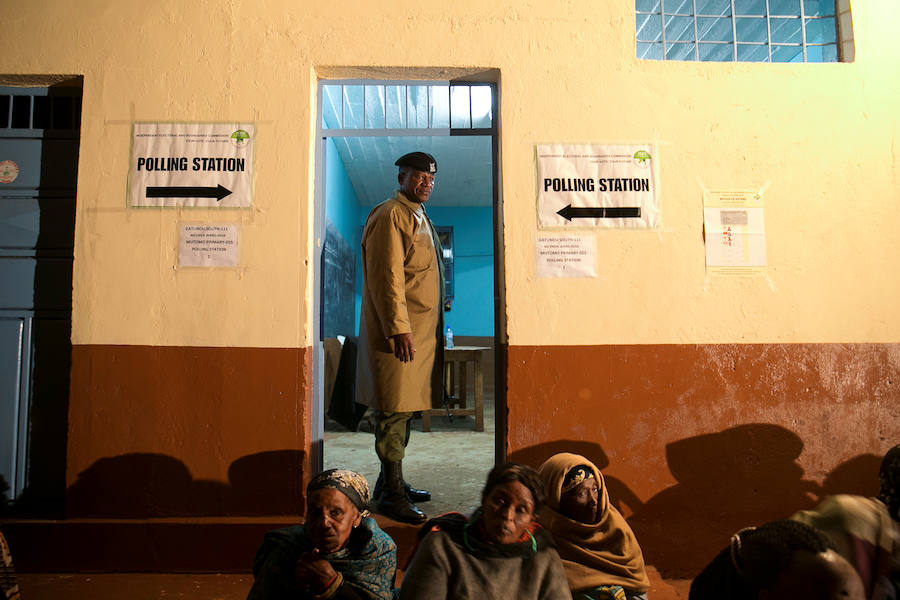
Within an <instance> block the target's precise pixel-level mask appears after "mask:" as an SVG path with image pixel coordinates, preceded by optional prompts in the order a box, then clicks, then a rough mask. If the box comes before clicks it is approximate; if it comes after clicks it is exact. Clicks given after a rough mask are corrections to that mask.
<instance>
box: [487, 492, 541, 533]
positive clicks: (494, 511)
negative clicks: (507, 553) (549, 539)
mask: <svg viewBox="0 0 900 600" xmlns="http://www.w3.org/2000/svg"><path fill="white" fill-rule="evenodd" d="M481 510H482V513H483V516H482V519H483V521H484V529H485V531H486V532H487V535H488V538H490V541H492V542H494V543H497V544H511V543H513V542H518V541H519V540H520V539H521V538H522V536H523V535H525V530H526V529H527V528H528V526H529V525H531V521H532V519H533V518H534V499H533V498H532V497H531V491H530V490H529V489H528V488H527V487H525V486H524V485H522V484H521V483H519V482H518V481H508V482H506V483H501V484H499V485H496V486H494V488H493V489H492V490H491V491H490V492H489V493H488V495H487V497H486V498H485V499H484V502H483V503H482V505H481Z"/></svg>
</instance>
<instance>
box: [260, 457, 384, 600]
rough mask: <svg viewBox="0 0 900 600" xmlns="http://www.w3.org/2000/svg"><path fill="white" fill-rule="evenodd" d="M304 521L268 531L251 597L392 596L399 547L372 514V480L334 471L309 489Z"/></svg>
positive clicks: (262, 599)
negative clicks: (370, 510) (370, 481)
mask: <svg viewBox="0 0 900 600" xmlns="http://www.w3.org/2000/svg"><path fill="white" fill-rule="evenodd" d="M306 504H307V508H306V523H305V524H304V525H294V526H293V527H286V528H284V529H277V530H275V531H270V532H269V533H267V534H266V535H265V538H264V541H263V544H262V546H261V547H260V549H259V551H257V553H256V559H255V560H254V561H253V579H254V581H253V587H252V588H251V589H250V594H249V595H248V596H247V600H281V599H282V598H285V599H286V598H291V599H295V598H301V599H302V598H306V599H315V600H318V599H323V600H324V599H326V598H335V599H341V600H350V599H354V600H355V599H360V598H362V599H366V600H372V599H384V600H388V599H390V598H392V597H393V587H394V576H395V574H396V572H397V546H396V545H395V544H394V540H392V539H391V538H390V536H389V535H388V534H386V533H385V532H384V531H382V530H381V529H379V528H378V525H377V524H376V523H375V520H374V519H372V518H370V517H369V516H368V515H369V511H368V510H367V509H366V506H367V505H368V504H369V484H368V483H367V482H366V479H365V478H364V477H363V476H362V475H360V474H359V473H354V472H353V471H346V470H343V469H332V470H330V471H325V472H323V473H320V474H319V475H316V477H314V478H313V480H312V481H310V482H309V485H308V486H307V487H306Z"/></svg>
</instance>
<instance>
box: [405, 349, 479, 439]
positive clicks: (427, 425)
mask: <svg viewBox="0 0 900 600" xmlns="http://www.w3.org/2000/svg"><path fill="white" fill-rule="evenodd" d="M486 350H490V348H487V347H485V346H455V347H453V348H444V397H445V398H447V403H448V405H449V406H450V414H451V415H452V416H454V417H463V416H469V415H472V416H474V417H475V431H484V373H483V372H482V370H481V356H482V354H483V353H484V352H485V351H486ZM470 363H471V365H472V373H473V377H474V384H475V385H474V389H475V406H474V407H472V408H469V407H468V406H467V405H466V399H467V387H468V386H467V384H468V365H469V364H470ZM446 414H447V410H446V409H444V408H432V409H431V410H423V411H422V431H431V417H433V416H440V415H446Z"/></svg>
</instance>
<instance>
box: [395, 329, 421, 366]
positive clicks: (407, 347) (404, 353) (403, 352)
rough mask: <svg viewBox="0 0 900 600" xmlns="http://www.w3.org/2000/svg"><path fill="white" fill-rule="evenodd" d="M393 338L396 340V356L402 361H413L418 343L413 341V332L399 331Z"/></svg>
mask: <svg viewBox="0 0 900 600" xmlns="http://www.w3.org/2000/svg"><path fill="white" fill-rule="evenodd" d="M391 338H392V339H393V340H394V356H396V357H397V359H398V360H399V361H400V362H403V363H405V362H412V360H413V359H414V358H415V357H416V345H415V343H413V336H412V334H411V333H398V334H397V335H394V336H391Z"/></svg>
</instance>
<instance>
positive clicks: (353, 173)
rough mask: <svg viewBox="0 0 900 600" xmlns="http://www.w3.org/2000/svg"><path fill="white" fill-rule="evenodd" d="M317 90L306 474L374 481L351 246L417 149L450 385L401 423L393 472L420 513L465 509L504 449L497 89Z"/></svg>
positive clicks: (356, 251)
mask: <svg viewBox="0 0 900 600" xmlns="http://www.w3.org/2000/svg"><path fill="white" fill-rule="evenodd" d="M318 92H319V102H318V106H319V117H318V123H319V131H318V134H319V135H318V138H317V139H318V146H317V157H316V164H317V167H318V170H317V174H316V210H315V215H316V223H317V226H316V233H317V242H318V243H317V244H316V249H317V252H318V253H319V255H318V256H317V257H316V259H317V260H316V263H315V264H316V287H315V289H316V291H317V293H318V298H317V304H316V310H315V312H316V324H315V325H316V331H317V343H316V345H315V348H314V357H315V365H316V375H315V378H316V384H315V394H314V398H315V405H314V423H313V439H314V444H313V453H314V455H313V465H314V466H316V465H317V466H318V468H319V469H323V468H324V469H328V468H336V467H344V468H351V469H353V470H356V471H359V472H360V473H362V474H363V475H364V476H366V478H367V479H368V480H369V482H370V484H371V485H374V482H375V479H376V478H377V476H378V471H379V467H380V465H379V462H378V458H377V457H376V455H375V450H374V435H373V434H372V432H371V416H370V415H368V414H366V413H365V407H362V406H360V405H356V404H355V403H354V402H353V398H354V396H355V373H356V340H357V335H358V331H359V313H360V305H361V296H362V264H361V259H360V239H361V234H362V228H363V225H364V224H365V220H366V217H367V216H368V214H369V212H370V211H371V209H372V208H373V207H374V206H375V205H377V204H378V203H380V202H382V201H384V200H385V199H387V198H389V197H390V196H391V195H392V193H393V192H394V190H395V189H396V188H397V167H395V166H394V161H395V160H396V159H397V158H398V157H399V156H401V155H403V154H406V153H408V152H413V151H423V152H427V153H429V154H431V155H433V156H434V157H435V159H436V160H437V163H438V174H437V178H436V185H435V188H434V191H433V192H432V194H431V197H430V198H429V200H428V202H427V204H426V212H427V214H428V216H429V217H430V218H431V220H432V222H433V223H434V225H435V227H436V228H437V230H438V232H439V234H440V235H441V238H442V242H443V243H444V246H445V247H444V255H443V259H444V268H445V273H446V275H447V276H446V287H445V295H446V297H447V303H446V305H445V307H444V308H445V312H444V322H445V327H449V328H450V330H451V332H452V334H453V345H454V349H453V350H452V351H451V352H450V353H449V354H448V361H447V366H446V369H447V370H446V371H445V374H449V375H450V376H451V379H452V381H453V383H452V384H451V385H450V386H449V387H446V388H445V394H444V396H445V400H447V406H445V407H442V408H441V409H440V410H435V411H430V412H429V413H427V414H424V415H422V416H420V417H417V418H414V419H413V421H412V429H413V431H412V436H411V439H410V443H409V448H408V453H407V458H406V459H405V460H404V464H403V468H404V475H405V478H406V479H407V480H408V481H410V482H411V483H412V484H413V485H414V486H416V487H421V488H426V489H429V490H431V491H432V493H433V497H434V500H433V501H432V502H429V503H427V504H423V505H422V506H421V508H422V509H423V510H425V511H426V512H427V513H429V514H440V513H443V512H448V511H451V510H455V511H462V512H467V511H469V510H470V509H471V508H473V507H474V506H475V505H477V503H478V500H479V494H480V490H481V486H482V485H483V483H484V478H485V476H486V474H487V471H488V470H489V469H490V468H491V466H493V464H494V462H495V459H496V457H497V451H498V448H501V447H503V446H504V445H503V444H502V443H500V444H498V438H497V436H496V432H497V431H498V426H497V416H498V415H500V414H501V413H503V414H505V413H504V411H502V410H501V411H498V410H497V409H496V405H497V402H498V398H497V394H496V387H495V386H494V375H495V374H494V365H495V360H496V356H497V351H498V344H497V338H498V335H497V334H498V331H499V330H500V329H499V326H498V323H497V322H496V321H497V318H496V315H497V312H498V310H497V308H498V307H497V298H498V293H497V290H498V289H499V285H498V283H497V278H498V269H497V265H498V264H502V260H501V258H502V257H499V256H497V249H498V248H500V247H502V245H501V244H499V243H498V241H497V232H498V231H500V230H501V229H500V226H499V214H500V211H499V210H498V164H499V161H498V156H497V153H498V148H499V145H498V139H497V121H498V119H497V109H498V102H497V93H496V86H495V84H493V83H474V82H461V81H453V82H450V81H418V80H417V81H382V80H323V81H321V82H320V84H319V90H318ZM451 363H452V364H451ZM476 396H477V397H478V400H479V402H477V403H476ZM500 402H501V403H503V405H505V398H500ZM476 404H477V406H476ZM503 426H505V422H504V423H503ZM503 426H501V427H500V428H499V430H500V431H501V434H500V438H501V439H505V435H504V434H503V433H502V432H503V431H505V430H504V428H503ZM426 430H430V431H426ZM501 458H502V456H501Z"/></svg>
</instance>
